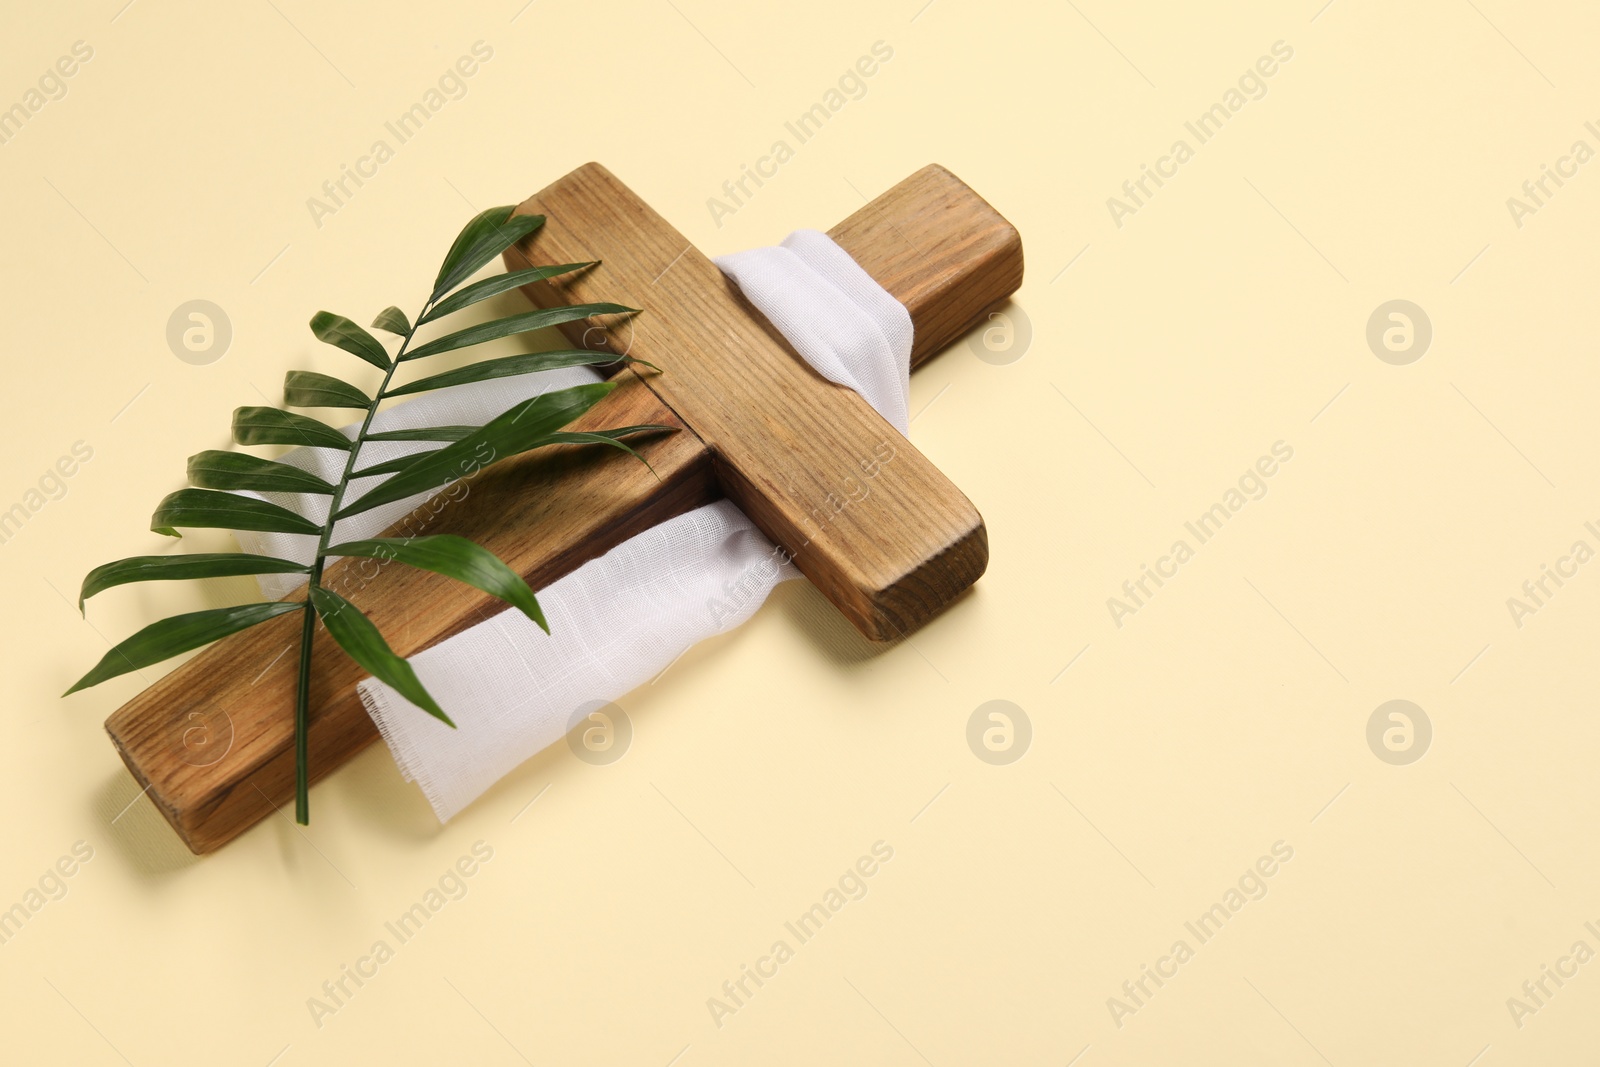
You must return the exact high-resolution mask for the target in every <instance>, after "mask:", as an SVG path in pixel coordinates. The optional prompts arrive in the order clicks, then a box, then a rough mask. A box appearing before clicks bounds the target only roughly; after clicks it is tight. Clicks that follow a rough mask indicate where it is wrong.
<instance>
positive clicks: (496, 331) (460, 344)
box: [402, 303, 639, 360]
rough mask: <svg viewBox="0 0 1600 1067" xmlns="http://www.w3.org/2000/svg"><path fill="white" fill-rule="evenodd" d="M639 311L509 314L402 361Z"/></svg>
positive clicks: (584, 308) (591, 307)
mask: <svg viewBox="0 0 1600 1067" xmlns="http://www.w3.org/2000/svg"><path fill="white" fill-rule="evenodd" d="M638 310H639V309H638V308H631V307H625V306H623V305H622V304H604V303H601V304H568V305H566V306H565V307H558V308H544V309H542V310H539V311H525V312H523V313H522V314H520V315H510V316H508V317H506V318H503V319H495V320H493V321H492V322H480V323H479V324H478V325H476V326H468V327H467V328H466V329H464V330H457V331H456V332H455V333H448V334H445V335H444V336H443V337H441V338H439V339H438V340H436V341H429V342H428V343H427V344H425V345H423V346H422V347H420V348H413V349H412V350H411V351H409V352H407V353H406V354H405V356H404V357H402V358H403V359H405V360H412V359H422V358H424V357H426V356H436V355H438V354H439V353H440V352H453V351H455V350H456V349H458V348H466V347H468V346H469V345H479V344H482V343H483V342H485V341H493V340H497V339H498V338H501V337H510V336H511V335H512V334H518V333H527V332H528V331H530V330H539V329H543V328H544V327H546V326H558V325H560V324H561V323H564V322H576V321H578V320H579V319H586V318H588V317H589V316H591V315H631V314H633V313H634V312H636V311H638Z"/></svg>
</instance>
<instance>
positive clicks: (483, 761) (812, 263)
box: [239, 230, 912, 822]
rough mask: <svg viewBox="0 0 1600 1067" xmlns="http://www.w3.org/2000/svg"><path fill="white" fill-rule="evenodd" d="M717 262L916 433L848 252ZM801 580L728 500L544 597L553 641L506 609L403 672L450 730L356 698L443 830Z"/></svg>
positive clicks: (886, 340)
mask: <svg viewBox="0 0 1600 1067" xmlns="http://www.w3.org/2000/svg"><path fill="white" fill-rule="evenodd" d="M716 262H717V265H718V266H719V267H721V268H722V269H723V271H724V272H726V273H727V274H728V276H729V277H731V278H733V279H734V281H735V282H736V283H737V284H738V285H739V287H740V289H741V291H743V292H744V293H745V295H746V296H747V297H748V298H749V299H750V301H751V303H752V304H754V305H755V306H756V307H757V308H759V309H760V310H761V312H762V313H763V314H764V315H766V316H767V318H768V319H769V320H770V321H771V322H772V324H773V325H774V326H775V327H777V328H778V330H779V331H780V332H781V333H782V334H783V335H784V337H785V338H787V339H788V341H789V342H790V344H792V345H793V346H794V348H795V350H796V351H798V352H799V353H800V354H801V355H802V356H803V357H804V358H805V359H806V360H807V362H809V363H810V364H811V365H812V366H813V367H814V368H815V369H816V370H817V371H818V373H820V374H822V375H823V376H824V377H826V378H828V379H829V380H831V381H835V382H839V383H840V384H843V385H847V386H849V387H851V388H853V389H855V390H856V391H857V392H859V393H860V394H861V395H862V396H863V397H865V398H866V400H867V401H868V402H869V403H871V404H872V405H873V407H875V408H876V409H877V410H878V411H879V412H880V413H882V414H883V415H884V416H885V418H887V419H888V420H889V421H890V422H891V423H893V424H894V425H895V427H896V428H897V429H899V430H900V431H901V432H902V433H904V432H905V431H906V427H907V415H906V412H907V410H908V407H909V390H910V370H911V340H912V327H911V316H910V314H909V313H908V312H907V311H906V309H905V308H904V307H903V306H902V305H901V304H900V303H899V302H898V301H896V300H895V299H894V297H892V296H890V295H889V293H888V292H887V291H885V290H884V289H883V288H882V287H881V286H879V285H878V284H877V282H875V281H873V280H872V277H871V276H870V275H868V274H867V273H866V271H864V270H862V269H861V267H860V266H859V265H857V264H856V262H855V261H854V260H853V259H851V258H850V256H849V254H848V253H846V252H845V251H844V250H843V249H841V248H840V247H839V246H838V245H836V244H834V243H833V241H832V240H831V239H830V238H828V236H827V235H826V234H822V233H818V232H816V231H814V230H802V231H798V232H796V233H794V234H792V235H790V236H789V237H788V238H787V239H785V240H784V242H783V244H782V246H780V247H778V248H764V249H754V250H752V251H749V252H741V253H737V254H735V255H732V256H725V257H722V258H720V259H718V260H717V261H716ZM593 378H594V375H593V373H592V372H590V371H588V370H587V369H584V368H579V369H576V370H569V371H554V372H550V373H548V374H539V375H528V376H524V377H519V378H505V379H499V380H497V381H493V382H484V383H479V384H477V385H471V386H458V387H454V388H450V389H441V390H438V391H437V392H434V393H429V394H425V395H423V396H422V397H420V398H418V399H416V400H413V401H411V402H409V403H407V404H404V405H401V406H398V407H396V408H393V409H391V410H389V411H386V412H383V413H382V414H380V415H379V416H378V418H377V420H376V428H377V429H397V428H400V427H412V426H425V425H435V424H441V423H451V424H461V425H471V424H478V423H483V422H486V421H488V420H489V419H490V418H493V417H494V416H495V415H497V414H499V413H500V412H501V411H503V410H505V409H506V408H508V407H510V406H511V405H512V404H514V403H516V402H518V401H520V400H523V399H526V398H527V397H529V396H533V395H536V394H538V393H540V392H544V391H546V390H549V389H560V388H565V387H567V386H569V385H574V384H577V383H578V382H580V381H587V380H592V379H593ZM428 447H436V446H430V445H426V444H423V445H417V444H397V443H390V442H380V443H379V444H377V445H365V446H363V447H362V450H361V455H362V465H363V466H365V465H367V464H368V462H369V461H371V462H377V461H379V460H382V459H387V458H390V457H391V456H393V455H400V454H402V453H403V451H417V450H421V449H424V448H428ZM380 450H381V451H380ZM343 458H344V453H342V452H337V451H333V450H328V449H300V450H297V451H296V452H293V453H290V454H289V455H288V456H286V457H284V459H285V461H286V462H292V463H295V464H296V465H298V466H302V467H306V468H307V469H311V470H315V471H317V472H319V473H321V474H324V475H325V476H327V477H333V478H336V477H337V476H338V473H339V471H340V469H342V468H341V466H339V464H342V462H343ZM435 492H439V491H435ZM443 492H446V493H448V492H449V490H448V489H446V490H444V491H443ZM430 495H431V494H421V495H419V496H417V497H414V498H412V499H410V500H407V501H397V502H395V503H394V504H390V505H387V506H385V507H380V508H374V509H373V510H372V511H369V512H365V513H363V514H361V515H356V516H352V517H351V518H349V519H345V520H342V521H341V522H340V524H339V527H338V529H337V531H336V539H351V538H357V537H370V536H374V535H376V534H377V533H379V532H380V531H381V530H383V529H385V528H386V527H387V526H389V525H391V524H392V523H393V522H395V521H396V520H397V519H399V518H401V517H402V516H404V515H406V514H407V513H409V512H410V511H412V510H413V509H415V508H416V507H417V506H418V504H420V503H422V502H423V501H425V500H427V499H428V498H429V496H430ZM271 499H274V500H276V501H277V502H279V503H283V504H285V505H286V506H290V507H295V508H297V509H298V510H302V511H303V512H304V513H305V514H308V515H310V516H312V517H313V518H316V517H319V516H324V515H326V513H327V511H326V509H327V501H326V499H324V498H320V497H305V498H299V497H289V496H281V495H279V496H273V497H272V498H271ZM440 504H441V505H442V506H448V505H447V504H444V502H443V501H441V502H440ZM417 532H418V533H425V532H426V530H425V529H418V531H417ZM239 539H240V542H241V544H243V545H244V547H245V548H246V549H247V550H249V551H255V552H266V553H268V554H271V555H278V556H284V557H287V558H290V559H309V558H310V556H311V552H312V551H313V549H314V547H315V544H314V540H315V539H314V538H310V537H301V536H296V535H285V534H258V533H241V534H240V535H239ZM798 576H799V572H798V571H796V570H795V569H794V567H793V565H792V564H790V563H789V561H788V559H787V558H786V557H785V556H784V554H783V552H782V550H781V549H779V548H778V547H777V546H775V545H774V544H773V543H772V542H771V541H769V540H767V538H766V537H765V535H763V534H762V533H761V531H760V530H758V529H756V527H755V524H754V523H752V522H751V521H750V520H749V519H748V518H747V517H746V516H745V515H744V513H743V512H741V511H740V510H739V509H738V508H737V507H735V506H734V505H733V504H732V503H731V502H729V501H726V500H723V501H718V502H717V503H715V504H709V505H707V506H705V507H702V508H698V509H696V510H694V511H691V512H688V513H687V514H684V515H680V516H678V517H677V518H674V519H669V520H668V521H666V522H663V523H661V524H659V525H657V526H655V527H653V528H652V529H649V530H646V531H645V532H644V533H642V534H639V535H638V536H636V537H633V538H631V539H630V540H628V541H625V542H623V543H622V544H621V545H618V546H617V547H616V548H613V549H612V550H611V551H610V552H608V553H606V554H605V555H604V556H602V557H601V558H599V559H596V560H592V561H590V562H589V563H586V564H584V565H583V566H582V567H579V568H578V569H577V570H575V571H573V572H572V573H571V574H569V575H567V576H566V577H564V578H561V579H559V580H558V581H556V582H553V583H552V584H551V585H549V586H547V587H546V588H544V589H541V590H539V591H538V596H539V604H540V606H541V607H542V608H543V609H544V613H545V617H546V619H547V620H548V621H549V623H550V635H549V636H546V635H545V634H544V633H543V632H542V631H541V630H539V628H538V627H537V626H535V625H534V624H533V622H532V621H530V620H529V619H528V618H527V617H526V616H524V615H523V614H522V613H521V612H519V611H517V610H515V609H508V610H505V611H502V612H501V613H500V614H498V615H496V616H494V617H493V618H491V619H488V620H486V621H484V622H481V623H479V624H477V625H476V626H474V627H472V628H471V629H469V630H465V631H463V632H461V633H460V634H457V635H456V636H454V637H452V638H450V639H449V640H446V641H443V642H441V643H439V644H438V645H435V646H434V647H433V648H430V649H428V650H426V651H424V652H421V653H418V654H417V655H415V656H413V657H411V661H410V662H411V664H412V666H413V667H414V668H415V669H416V672H417V675H418V677H419V678H420V679H421V681H422V683H423V685H424V686H426V687H427V689H428V691H429V692H430V693H431V694H432V695H433V697H434V699H435V700H437V701H438V703H439V705H440V706H441V707H443V708H444V709H445V710H446V711H447V712H448V713H449V715H450V717H451V718H452V719H453V720H454V721H455V723H456V729H454V730H452V729H450V728H449V727H448V726H445V725H444V724H443V723H441V722H439V721H438V720H437V719H434V718H433V717H432V716H430V715H428V714H426V713H425V712H423V711H422V710H421V709H420V708H417V707H415V706H414V705H412V704H411V703H410V702H409V701H407V700H406V699H405V698H404V697H402V696H400V695H399V694H398V693H396V692H395V691H394V690H393V689H392V688H390V687H389V686H387V685H385V684H383V683H382V682H380V681H378V680H377V679H374V678H368V679H366V680H364V681H362V682H361V683H360V686H359V691H360V694H361V699H362V701H363V703H364V704H365V705H366V707H367V710H368V712H369V713H370V714H371V715H372V718H373V721H374V722H376V723H377V724H378V729H379V730H380V731H381V732H382V734H383V737H384V740H385V741H387V742H388V744H389V749H390V751H391V752H392V753H393V754H394V757H395V761H396V762H397V763H398V764H399V766H400V770H401V773H403V774H404V775H405V776H406V778H407V779H408V780H412V781H415V782H416V783H417V784H418V785H419V786H420V787H421V788H422V791H423V793H424V795H425V796H427V798H428V802H429V804H431V805H432V807H433V810H434V813H435V814H436V815H437V816H438V817H439V820H440V821H441V822H444V821H447V820H449V819H450V818H451V817H452V816H454V815H455V814H456V813H457V812H459V811H460V810H461V809H462V808H464V807H466V806H467V805H468V804H469V803H471V802H472V801H473V800H475V799H476V798H477V797H479V796H480V795H482V794H483V792H484V791H485V790H487V789H488V788H489V787H490V786H491V785H493V784H494V783H495V782H496V781H498V780H499V779H500V778H501V777H503V776H504V775H505V774H507V773H508V772H510V771H511V770H512V769H513V768H515V767H516V766H517V765H518V764H520V763H522V762H523V761H524V760H526V759H527V758H529V757H530V756H532V755H534V754H535V753H536V752H538V751H540V750H541V749H543V748H545V747H546V746H548V745H551V744H554V743H555V742H557V741H559V740H561V738H562V737H563V736H565V734H566V733H567V731H568V729H569V728H570V727H571V726H572V725H573V721H574V716H575V715H576V714H577V713H579V712H580V711H584V710H587V709H591V708H595V707H598V706H600V705H602V704H605V703H609V702H612V701H615V700H617V699H618V698H620V697H622V696H623V695H625V694H626V693H627V692H629V691H630V690H632V689H634V688H636V687H637V686H639V685H640V684H642V683H644V682H647V681H649V680H650V679H652V678H654V677H656V676H657V675H658V674H660V673H661V672H662V671H663V670H665V669H666V668H667V667H669V666H670V665H671V664H672V663H673V661H674V660H676V659H677V658H678V657H679V656H681V655H682V654H683V653H684V652H685V651H687V650H688V649H689V648H690V647H691V646H692V645H694V644H695V643H697V642H699V641H701V640H702V639H704V638H706V637H710V636H712V635H713V634H716V633H720V632H722V631H724V630H728V629H731V628H732V627H734V626H737V625H739V624H740V623H742V622H744V620H745V619H747V618H749V617H750V616H751V615H752V614H754V613H755V610H756V609H757V608H758V607H760V606H761V604H762V603H763V602H764V601H765V600H766V598H767V594H768V593H769V592H771V590H772V589H773V587H774V586H776V585H777V584H778V583H779V582H780V581H784V580H786V579H788V578H794V577H798ZM302 580H303V579H302ZM294 584H295V578H294V576H293V575H271V576H266V577H264V578H263V579H262V587H263V589H265V590H266V592H267V594H268V595H269V596H274V597H276V596H281V595H283V593H285V592H287V591H288V590H289V589H292V588H293V587H294ZM356 599H357V601H358V603H359V596H357V597H356Z"/></svg>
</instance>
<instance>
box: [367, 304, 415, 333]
mask: <svg viewBox="0 0 1600 1067" xmlns="http://www.w3.org/2000/svg"><path fill="white" fill-rule="evenodd" d="M372 325H373V327H374V328H375V329H379V330H387V331H389V332H390V333H392V334H395V335H396V336H399V337H404V336H405V335H406V334H408V333H410V332H411V320H409V319H407V318H406V313H405V312H404V311H401V310H400V309H399V308H397V307H394V306H393V305H390V306H389V307H386V308H384V309H383V310H382V311H380V312H378V317H377V318H375V319H373V320H372Z"/></svg>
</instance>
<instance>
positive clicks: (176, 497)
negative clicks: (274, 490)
mask: <svg viewBox="0 0 1600 1067" xmlns="http://www.w3.org/2000/svg"><path fill="white" fill-rule="evenodd" d="M179 526H188V527H191V528H194V529H212V530H264V531H266V532H268V533H298V534H320V533H321V532H322V527H321V526H319V525H317V524H316V523H314V522H312V521H311V520H310V519H307V518H303V517H301V516H299V515H296V514H295V513H294V512H292V511H290V510H289V509H288V508H284V507H279V506H278V505H277V504H272V503H268V502H267V501H265V500H257V499H256V498H255V497H251V496H239V495H238V494H236V493H220V492H217V491H216V490H215V489H179V490H178V491H177V492H176V493H169V494H167V497H166V499H164V500H162V501H161V503H160V504H158V505H157V506H156V511H155V514H154V515H152V516H151V517H150V529H151V531H153V532H154V533H159V534H166V535H168V536H169V537H177V536H178V530H177V527H179Z"/></svg>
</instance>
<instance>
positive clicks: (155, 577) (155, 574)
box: [78, 552, 311, 612]
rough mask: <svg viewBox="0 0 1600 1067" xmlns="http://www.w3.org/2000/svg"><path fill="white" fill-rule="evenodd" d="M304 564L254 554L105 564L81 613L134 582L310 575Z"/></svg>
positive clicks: (87, 586)
mask: <svg viewBox="0 0 1600 1067" xmlns="http://www.w3.org/2000/svg"><path fill="white" fill-rule="evenodd" d="M310 570H311V568H310V567H309V566H307V565H306V564H304V563H296V562H295V561H294V560H292V559H278V558H276V557H274V556H257V555H255V554H253V553H250V552H194V553H191V554H189V555H187V556H129V557H128V558H127V559H119V560H117V561H116V562H114V563H103V564H101V565H100V566H98V567H96V568H95V569H94V570H92V571H90V572H89V573H88V574H86V575H85V576H84V579H83V588H82V589H80V590H79V591H78V610H79V611H80V612H81V611H82V610H83V602H84V601H85V600H88V599H89V598H90V597H92V596H94V595H95V594H96V593H103V592H105V591H106V590H107V589H111V588H114V587H116V586H119V585H127V584H128V583H130V582H167V581H179V580H182V579H185V578H231V577H234V576H236V575H240V574H306V573H308V572H309V571H310Z"/></svg>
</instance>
